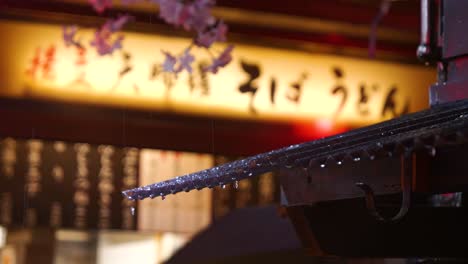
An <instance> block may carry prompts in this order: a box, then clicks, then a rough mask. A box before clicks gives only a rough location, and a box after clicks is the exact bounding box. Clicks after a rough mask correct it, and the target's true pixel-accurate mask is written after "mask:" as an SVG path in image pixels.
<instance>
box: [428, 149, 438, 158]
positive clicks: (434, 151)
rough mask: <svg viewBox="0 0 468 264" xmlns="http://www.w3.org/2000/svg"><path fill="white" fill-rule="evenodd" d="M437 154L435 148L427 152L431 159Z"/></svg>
mask: <svg viewBox="0 0 468 264" xmlns="http://www.w3.org/2000/svg"><path fill="white" fill-rule="evenodd" d="M436 153H437V150H436V148H435V147H431V149H430V150H429V154H430V155H431V157H435V155H436Z"/></svg>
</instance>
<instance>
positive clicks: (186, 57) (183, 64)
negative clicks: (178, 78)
mask: <svg viewBox="0 0 468 264" xmlns="http://www.w3.org/2000/svg"><path fill="white" fill-rule="evenodd" d="M194 61H195V57H194V56H193V55H192V54H190V47H188V48H186V49H185V51H184V54H182V56H180V58H179V67H178V69H177V70H178V71H183V70H184V69H185V70H187V71H188V72H189V73H192V63H193V62H194Z"/></svg>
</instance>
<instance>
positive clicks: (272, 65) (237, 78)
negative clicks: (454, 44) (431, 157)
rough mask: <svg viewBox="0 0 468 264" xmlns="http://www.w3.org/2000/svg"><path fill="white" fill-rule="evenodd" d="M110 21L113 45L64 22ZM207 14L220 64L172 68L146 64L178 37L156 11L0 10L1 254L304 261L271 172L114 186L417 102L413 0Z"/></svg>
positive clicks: (274, 4) (423, 75)
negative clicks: (103, 45) (149, 187)
mask: <svg viewBox="0 0 468 264" xmlns="http://www.w3.org/2000/svg"><path fill="white" fill-rule="evenodd" d="M123 13H129V14H131V15H132V16H134V17H135V21H134V22H132V23H130V24H128V26H126V27H125V32H124V36H125V39H124V41H123V47H122V49H121V50H119V51H118V52H115V53H114V54H112V55H109V56H98V55H97V54H96V52H95V50H92V49H76V48H71V47H67V46H66V45H65V44H64V42H63V39H62V27H63V26H64V25H75V24H76V25H79V26H81V27H82V30H81V31H80V36H82V37H83V39H88V38H89V36H91V35H92V34H93V30H94V28H96V27H98V26H99V25H100V24H102V23H103V22H104V21H105V20H106V19H107V18H109V17H115V16H117V15H119V14H123ZM213 13H214V14H215V15H216V16H217V17H219V18H222V19H223V20H224V21H225V22H226V23H227V24H228V25H229V28H230V32H229V34H228V43H232V44H234V45H235V46H236V47H235V49H234V51H233V60H232V62H231V63H230V64H229V65H228V66H227V67H226V68H224V69H222V70H221V71H220V72H219V73H218V74H211V73H206V72H204V71H203V70H202V69H203V67H204V66H205V65H206V61H204V60H203V59H202V60H200V61H197V62H196V67H195V68H194V71H193V74H191V75H189V74H187V73H182V74H180V75H178V76H177V77H175V76H174V75H171V74H167V73H164V72H161V71H159V70H158V68H157V67H155V65H156V64H158V63H161V62H162V61H163V54H162V53H161V50H167V51H170V52H174V53H177V52H181V51H182V50H183V48H184V47H185V46H187V44H188V43H190V41H191V40H190V37H191V36H190V35H189V34H188V33H186V32H184V31H183V30H179V29H174V28H172V27H169V26H166V25H165V24H164V23H163V21H162V20H161V19H160V18H159V17H158V15H157V10H156V9H155V6H154V5H151V4H149V3H148V4H135V5H128V6H126V5H120V4H116V5H115V6H114V8H112V9H109V10H107V11H105V12H104V13H103V14H100V15H98V14H96V13H95V12H94V10H93V9H92V7H91V6H90V5H89V4H88V3H87V1H85V0H62V1H60V0H53V1H51V0H49V1H45V0H44V1H40V0H30V1H21V0H16V1H9V0H4V1H2V2H0V39H1V45H0V58H1V59H0V120H1V125H0V224H1V225H2V229H0V230H1V233H0V247H1V263H100V264H104V263H163V262H167V263H197V262H200V263H201V262H203V263H220V262H224V263H238V262H246V263H249V262H271V263H279V262H281V263H282V262H284V261H285V260H286V259H287V260H289V261H293V262H301V261H318V260H311V259H310V258H306V257H305V253H304V252H302V251H301V248H302V246H301V241H300V239H299V237H298V236H297V235H296V233H295V230H294V227H293V225H292V224H291V223H290V221H289V220H288V218H287V216H286V214H285V212H284V210H283V209H282V208H281V207H280V202H281V188H280V183H279V180H278V173H280V172H273V173H268V174H265V175H262V176H261V177H258V178H255V179H249V180H245V181H241V182H239V183H236V184H232V185H226V186H219V187H215V188H213V189H203V190H200V191H192V192H189V193H181V194H177V195H175V196H170V197H169V196H168V197H165V199H164V200H162V199H160V198H158V199H154V200H151V199H150V200H143V201H138V202H132V201H129V200H126V199H124V197H123V196H122V195H121V191H122V190H126V189H129V188H133V187H137V186H141V185H146V184H150V183H154V182H158V181H163V180H166V179H170V178H173V177H176V176H180V175H183V174H187V173H191V172H195V171H199V170H203V169H207V168H210V167H213V166H215V165H218V164H223V163H226V162H229V161H233V160H236V159H239V158H242V157H245V156H248V155H253V154H256V153H261V152H265V151H269V150H272V149H275V148H279V147H283V146H287V145H290V144H297V143H301V142H304V141H309V140H314V139H318V138H322V137H325V136H330V135H334V134H337V133H341V132H345V131H349V130H351V129H354V128H358V127H362V126H365V125H369V124H373V123H377V122H380V121H383V120H387V119H390V118H394V117H398V116H401V115H403V114H406V113H409V112H414V111H418V110H421V109H425V108H427V107H428V96H427V94H428V92H427V91H428V87H429V85H430V84H431V83H433V82H434V81H435V78H436V70H435V68H434V67H430V66H424V65H421V63H419V62H418V61H417V59H416V56H415V52H416V47H417V45H418V41H419V15H420V11H419V1H394V2H392V5H391V8H390V9H389V10H388V13H386V14H384V13H382V11H381V2H380V1H370V0H315V1H308V0H289V1H234V0H233V1H230V0H226V1H224V0H219V1H217V6H216V7H215V8H214V10H213ZM372 36H375V37H372ZM369 46H370V47H374V46H375V49H372V48H371V49H369ZM222 47H223V45H221V44H220V45H219V46H217V47H215V48H217V49H221V48H222ZM200 54H201V53H200ZM200 56H202V58H203V54H202V55H200ZM207 59H209V57H207ZM326 261H329V262H331V261H336V262H337V263H352V262H351V261H347V262H345V261H344V260H338V259H333V258H332V259H327V260H326ZM329 262H328V263H329ZM309 263H310V262H309ZM366 263H384V262H372V261H368V262H366ZM385 263H401V262H399V260H385Z"/></svg>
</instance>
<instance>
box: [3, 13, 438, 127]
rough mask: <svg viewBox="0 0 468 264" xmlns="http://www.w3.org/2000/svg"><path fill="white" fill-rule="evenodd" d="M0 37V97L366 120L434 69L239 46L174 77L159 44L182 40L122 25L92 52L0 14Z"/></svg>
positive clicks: (421, 89) (408, 98) (408, 96)
mask: <svg viewBox="0 0 468 264" xmlns="http://www.w3.org/2000/svg"><path fill="white" fill-rule="evenodd" d="M80 34H81V35H82V36H85V37H83V39H90V37H89V35H88V34H92V32H91V31H83V33H80ZM0 35H1V36H2V47H1V48H0V54H1V56H2V61H1V62H0V79H1V80H2V88H3V89H2V91H1V92H2V93H3V95H4V96H17V97H25V96H29V97H38V98H44V99H52V100H61V101H69V102H81V103H89V104H100V105H113V106H124V107H133V108H142V109H150V110H160V111H170V112H178V113H190V114H201V115H208V116H222V117H226V118H245V119H264V120H268V119H273V120H284V121H288V122H289V121H292V120H313V119H320V120H334V121H337V122H348V123H356V124H368V123H373V122H378V121H381V120H383V119H388V118H390V117H394V116H398V115H400V114H402V113H406V112H412V111H416V110H420V109H423V108H425V107H427V102H428V98H427V89H428V87H429V85H430V84H431V83H433V82H434V80H435V76H436V74H435V71H434V70H433V69H429V68H425V67H421V66H414V65H404V64H395V63H384V62H377V61H371V60H364V59H356V58H349V57H340V56H332V55H323V54H314V53H307V52H302V51H294V50H285V49H273V48H265V47H257V46H247V45H240V44H239V45H236V48H235V49H234V52H233V55H234V59H233V61H232V62H231V64H229V65H228V66H227V67H226V68H225V69H223V70H221V71H220V72H219V73H218V74H216V75H213V74H206V73H204V72H203V71H202V70H201V68H202V67H203V65H202V64H203V60H202V61H199V62H198V63H197V65H195V67H194V68H195V70H194V73H193V75H188V74H187V73H181V74H179V75H178V76H177V78H176V77H174V76H173V75H171V74H168V73H164V72H160V71H158V70H157V68H155V65H158V64H160V63H161V62H162V61H163V54H162V53H161V50H167V51H170V52H173V53H177V52H179V51H182V50H183V49H184V48H185V47H186V46H187V44H188V43H189V40H188V39H184V38H174V37H166V36H156V35H144V34H137V33H126V35H125V40H124V47H123V50H122V51H119V52H118V53H115V54H113V55H112V56H106V57H100V56H98V55H97V54H96V52H95V51H94V50H86V51H84V50H81V51H80V50H78V49H76V48H73V47H68V48H67V47H65V45H64V44H63V41H62V39H61V36H62V31H61V27H60V26H57V25H46V24H33V23H20V22H5V21H4V22H2V23H0ZM221 48H222V47H219V49H221ZM203 54H204V53H201V54H198V58H200V56H202V55H203ZM207 59H209V58H208V57H207ZM207 61H208V60H207Z"/></svg>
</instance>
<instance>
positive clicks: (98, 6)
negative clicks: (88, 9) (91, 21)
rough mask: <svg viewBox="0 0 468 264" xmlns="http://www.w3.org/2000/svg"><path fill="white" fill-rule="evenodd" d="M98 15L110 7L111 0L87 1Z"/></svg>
mask: <svg viewBox="0 0 468 264" xmlns="http://www.w3.org/2000/svg"><path fill="white" fill-rule="evenodd" d="M88 2H89V3H90V4H91V5H92V6H93V8H94V10H96V12H98V13H102V12H104V10H106V9H107V8H109V7H112V0H88Z"/></svg>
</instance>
